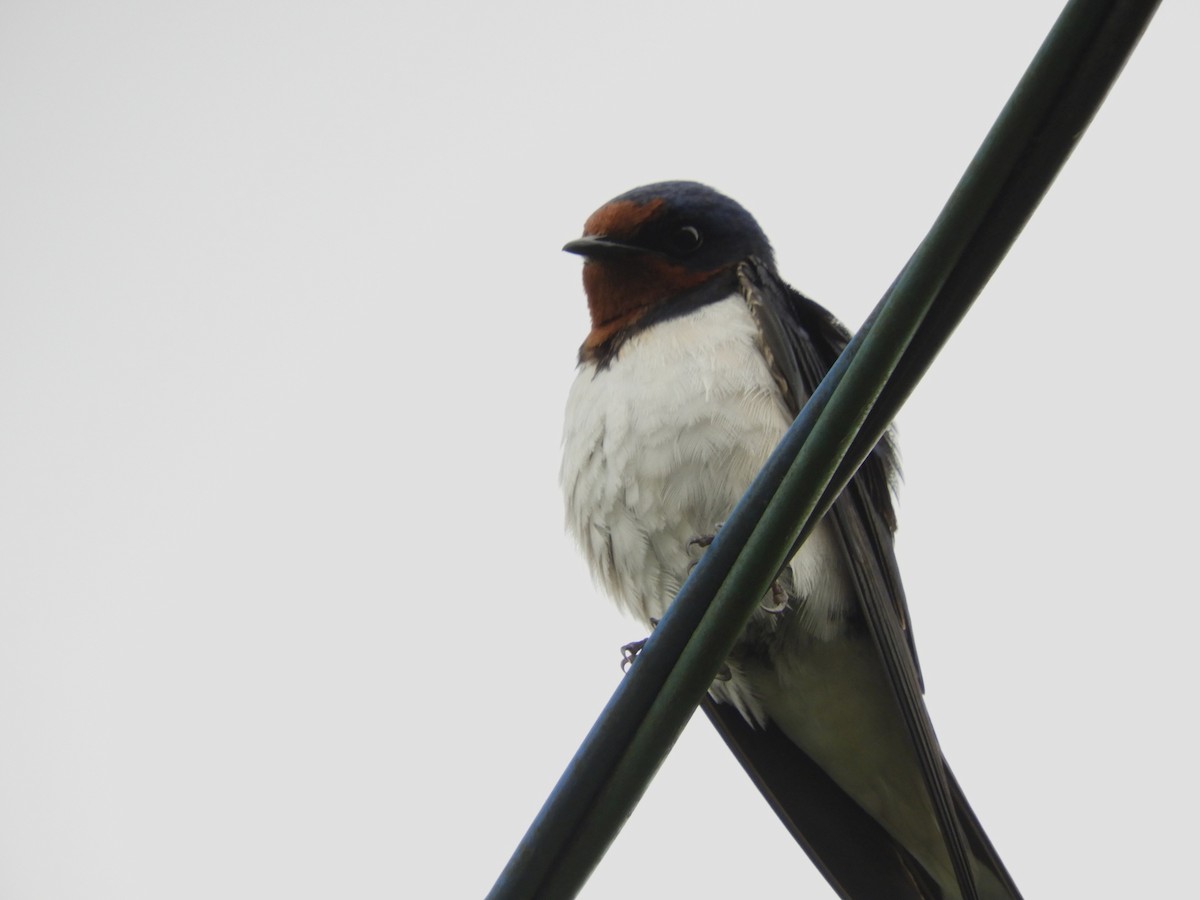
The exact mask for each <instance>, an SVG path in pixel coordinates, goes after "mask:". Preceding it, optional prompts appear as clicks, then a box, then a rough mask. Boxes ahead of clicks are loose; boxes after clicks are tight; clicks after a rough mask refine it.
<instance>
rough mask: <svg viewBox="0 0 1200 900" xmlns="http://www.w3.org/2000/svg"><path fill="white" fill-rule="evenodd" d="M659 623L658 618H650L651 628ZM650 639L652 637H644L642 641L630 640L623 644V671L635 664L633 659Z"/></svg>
mask: <svg viewBox="0 0 1200 900" xmlns="http://www.w3.org/2000/svg"><path fill="white" fill-rule="evenodd" d="M657 624H658V619H651V620H650V627H651V628H653V627H654V626H656V625H657ZM648 640H650V638H648V637H644V638H642V639H641V640H640V641H630V642H629V643H628V644H623V645H622V646H621V671H622V672H625V671H628V669H629V667H630V666H631V665H633V661H634V660H635V659H637V655H638V654H639V653H641V652H642V648H643V647H645V646H646V641H648Z"/></svg>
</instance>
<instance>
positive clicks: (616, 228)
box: [583, 198, 663, 237]
mask: <svg viewBox="0 0 1200 900" xmlns="http://www.w3.org/2000/svg"><path fill="white" fill-rule="evenodd" d="M662 205H663V201H662V198H657V199H654V200H650V201H648V202H646V203H637V202H635V201H633V200H614V201H613V202H612V203H606V204H604V205H603V206H602V207H600V208H599V209H598V210H596V211H595V212H594V213H592V214H591V216H589V217H588V220H587V221H586V222H584V223H583V233H584V234H585V235H589V236H594V235H598V234H606V235H609V236H610V237H621V236H628V235H631V234H633V233H635V232H636V231H637V230H638V229H639V228H641V227H642V225H643V224H645V223H646V222H647V221H649V220H650V219H652V218H654V216H655V215H657V214H658V212H659V210H660V209H662Z"/></svg>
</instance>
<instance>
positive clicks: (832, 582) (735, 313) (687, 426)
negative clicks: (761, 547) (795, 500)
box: [560, 294, 846, 620]
mask: <svg viewBox="0 0 1200 900" xmlns="http://www.w3.org/2000/svg"><path fill="white" fill-rule="evenodd" d="M790 424H791V417H790V415H789V413H788V410H787V408H786V407H785V406H784V404H783V401H782V397H781V395H780V392H779V389H778V388H777V386H776V385H775V382H774V380H773V378H772V376H771V372H770V370H769V369H768V368H767V364H766V361H765V359H764V357H763V354H762V350H761V344H760V337H759V332H758V328H757V326H756V325H755V323H754V320H753V318H752V317H751V315H750V311H749V309H748V308H747V306H746V304H745V301H744V300H743V299H742V297H741V296H740V295H738V294H735V295H732V296H730V297H728V298H727V299H725V300H722V301H720V302H718V303H714V304H709V305H707V306H704V307H701V308H700V309H698V310H696V311H695V312H692V313H690V314H688V315H684V316H680V317H678V318H674V319H669V320H667V321H664V322H660V323H658V324H656V325H653V326H651V327H650V328H647V329H645V330H644V331H641V332H639V333H638V334H637V335H635V336H634V337H632V338H630V340H629V341H628V342H627V343H626V344H625V345H624V346H622V347H621V349H620V352H619V354H618V356H617V358H616V359H615V360H613V361H612V362H611V363H610V364H609V365H608V366H607V367H604V368H597V367H596V366H595V365H594V364H590V363H589V364H585V365H582V366H581V367H580V369H579V373H578V376H577V377H576V379H575V384H574V385H573V387H572V388H571V393H570V396H569V399H568V401H567V415H566V425H565V429H564V435H563V444H564V451H563V464H562V470H561V473H560V479H561V482H562V487H563V492H564V495H565V498H566V506H567V527H568V529H569V530H570V532H571V533H572V534H573V535H574V536H575V538H576V540H578V542H579V544H580V546H581V547H582V548H583V551H584V554H585V556H586V557H587V560H588V563H589V564H590V566H591V569H592V574H593V575H594V577H595V578H596V579H597V580H598V581H599V582H600V583H601V584H602V585H603V586H604V588H605V589H606V590H607V591H608V592H609V593H610V594H611V595H612V596H613V597H614V599H616V600H617V602H618V603H619V604H621V605H622V606H624V607H625V608H626V609H628V610H629V611H631V612H633V613H634V614H635V615H637V616H638V617H640V618H641V619H643V620H647V619H649V618H652V617H653V618H658V617H660V616H661V615H662V613H663V611H664V610H665V609H666V606H667V605H668V604H669V603H670V601H671V599H672V598H673V597H674V596H675V593H676V592H677V591H678V590H679V588H680V586H681V585H682V584H683V580H684V579H685V578H686V576H687V573H688V568H689V565H690V564H691V562H693V561H694V560H695V559H696V558H697V557H696V554H697V553H698V552H699V551H697V550H694V549H693V550H692V551H691V553H690V554H689V549H688V542H689V541H690V540H691V539H692V538H694V537H697V536H699V535H707V534H712V533H713V531H714V529H715V528H716V526H717V524H718V523H720V522H722V521H724V519H725V518H726V517H727V516H728V515H729V512H730V510H732V508H733V506H734V504H735V503H736V502H737V501H738V499H739V498H740V497H741V495H742V494H743V493H744V492H745V490H746V488H747V487H749V485H750V482H751V481H752V480H753V478H754V476H755V475H756V474H757V473H758V470H759V469H760V468H761V467H762V464H763V463H764V462H765V461H766V459H767V456H768V455H769V454H770V453H771V451H772V450H773V449H774V448H775V445H776V444H777V443H778V442H779V440H780V438H781V437H782V436H783V433H784V432H785V431H786V429H787V427H788V426H789V425H790ZM792 568H793V572H794V575H795V579H796V583H795V586H796V589H797V593H799V594H800V596H802V597H805V598H806V604H807V605H808V609H806V610H805V612H806V615H805V618H806V619H807V618H809V617H810V615H813V614H815V613H819V612H820V611H821V610H820V609H818V608H814V606H813V604H815V605H816V607H821V608H824V609H823V611H824V612H828V611H830V609H831V608H832V607H835V606H838V605H840V604H841V603H843V602H845V597H846V594H845V592H844V590H842V588H843V583H842V581H841V578H840V575H838V573H839V572H840V568H841V567H840V566H839V565H838V564H837V561H836V556H835V555H834V554H833V550H832V547H831V546H830V544H829V541H828V538H827V535H826V534H825V533H824V530H823V529H818V531H817V533H816V534H814V535H813V537H812V538H811V539H810V540H809V541H808V542H807V543H806V544H805V546H804V548H803V549H802V550H801V552H800V554H798V555H797V558H796V559H795V560H794V561H793V566H792ZM816 618H818V619H823V618H825V616H823V615H818V616H817V617H816Z"/></svg>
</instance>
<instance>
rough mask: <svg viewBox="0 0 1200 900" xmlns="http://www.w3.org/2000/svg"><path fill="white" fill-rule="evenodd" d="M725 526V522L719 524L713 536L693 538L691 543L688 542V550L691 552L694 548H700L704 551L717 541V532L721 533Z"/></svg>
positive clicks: (699, 535)
mask: <svg viewBox="0 0 1200 900" xmlns="http://www.w3.org/2000/svg"><path fill="white" fill-rule="evenodd" d="M724 524H725V523H724V522H718V523H717V526H716V527H715V528H714V529H713V533H712V534H698V535H696V536H695V537H694V538H692V539H691V540H690V541H688V542H687V546H688V549H689V550H691V549H692V548H693V547H700V548H702V549H703V548H704V547H708V546H709V545H710V544H712V542H713V541H715V540H716V539H717V532H719V531H720V530H721V526H722V525H724Z"/></svg>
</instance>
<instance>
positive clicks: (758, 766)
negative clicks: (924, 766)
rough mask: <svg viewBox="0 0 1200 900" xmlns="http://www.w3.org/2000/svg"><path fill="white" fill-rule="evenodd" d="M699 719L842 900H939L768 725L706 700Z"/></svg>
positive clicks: (910, 864) (907, 861)
mask: <svg viewBox="0 0 1200 900" xmlns="http://www.w3.org/2000/svg"><path fill="white" fill-rule="evenodd" d="M702 706H703V709H704V712H705V713H707V715H708V718H709V719H710V720H711V721H712V723H713V725H715V726H716V728H717V731H718V732H719V733H720V735H721V737H722V738H724V740H725V743H726V744H728V745H729V749H730V750H732V751H733V754H734V756H736V757H737V758H738V761H739V762H740V763H741V764H742V766H743V767H744V768H745V769H746V771H747V772H748V773H749V775H750V778H751V779H752V780H753V781H754V784H755V785H756V786H757V787H758V789H759V790H760V791H762V795H763V796H764V797H766V799H767V802H768V803H769V804H771V808H772V809H773V810H775V814H776V815H778V816H779V818H780V819H781V820H782V821H783V824H784V825H785V826H786V827H787V829H788V831H790V832H791V834H792V837H793V838H795V839H796V843H798V844H799V845H800V846H801V847H803V848H804V851H805V852H806V853H807V854H808V855H809V858H810V859H812V861H813V863H814V864H815V865H816V867H817V869H819V870H820V872H821V874H822V875H824V876H825V880H826V881H828V882H829V884H830V885H831V886H832V887H833V889H834V890H835V891H837V893H838V896H839V897H843V898H845V900H938V898H939V897H940V896H941V895H940V893H939V892H938V889H937V886H936V885H935V884H934V883H933V881H932V880H931V879H930V878H929V876H928V875H927V874H926V873H925V870H924V869H922V868H921V866H920V864H919V863H917V861H916V860H914V859H913V858H912V857H911V856H910V855H909V854H908V852H907V851H906V850H905V849H904V848H903V847H901V846H900V845H899V844H897V843H896V841H895V840H893V839H892V836H891V835H890V834H888V833H887V832H886V831H884V829H883V827H882V826H881V825H879V823H878V822H876V821H875V820H874V819H872V818H871V817H870V816H869V815H867V814H866V812H864V811H863V808H862V807H861V806H859V805H858V804H857V803H855V802H854V801H853V800H851V799H850V797H849V795H847V794H846V792H845V791H843V790H842V789H841V788H840V787H838V786H837V785H836V784H834V782H833V781H832V779H830V777H829V776H828V775H826V774H825V772H824V770H823V769H821V767H820V766H818V765H817V764H816V763H815V762H813V761H812V760H811V759H810V758H809V756H808V755H807V754H806V753H805V752H804V751H803V750H801V749H800V748H799V747H797V746H796V745H795V744H793V743H792V742H791V741H790V740H788V739H787V737H786V736H785V735H784V734H783V732H782V731H780V730H779V729H778V728H777V727H775V726H774V725H768V726H767V727H766V728H765V729H763V728H754V727H752V726H751V725H749V724H747V722H746V720H745V719H744V718H742V714H741V713H739V712H738V711H737V710H736V709H734V708H733V707H732V706H729V705H728V704H726V703H717V702H716V701H714V700H713V699H712V698H711V697H707V696H706V697H705V698H704V702H703V704H702Z"/></svg>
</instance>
